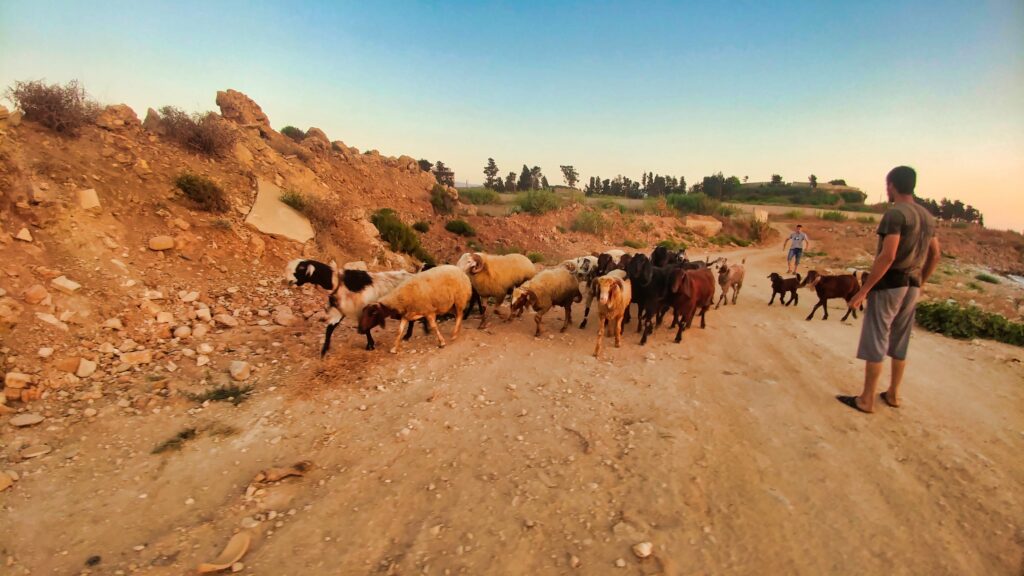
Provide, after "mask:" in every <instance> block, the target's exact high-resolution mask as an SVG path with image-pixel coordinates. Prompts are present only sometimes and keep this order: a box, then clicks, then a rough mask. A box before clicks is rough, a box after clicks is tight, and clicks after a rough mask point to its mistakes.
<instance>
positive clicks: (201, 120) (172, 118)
mask: <svg viewBox="0 0 1024 576" xmlns="http://www.w3.org/2000/svg"><path fill="white" fill-rule="evenodd" d="M160 117H161V124H162V125H163V127H164V131H165V132H164V133H165V134H166V136H167V137H168V138H170V139H171V140H174V141H175V142H177V143H178V144H180V145H181V146H184V147H185V148H188V149H190V150H194V151H196V152H200V153H202V154H206V155H207V156H224V155H225V154H227V153H228V151H229V150H230V149H231V146H232V145H233V144H234V143H235V133H234V132H233V131H232V130H231V128H230V127H229V126H228V125H227V123H226V122H224V120H222V119H221V117H220V116H218V115H217V114H215V113H213V112H202V113H200V112H197V113H195V114H191V115H189V114H188V113H186V112H185V111H184V110H181V109H180V108H175V107H174V106H164V107H163V108H161V109H160Z"/></svg>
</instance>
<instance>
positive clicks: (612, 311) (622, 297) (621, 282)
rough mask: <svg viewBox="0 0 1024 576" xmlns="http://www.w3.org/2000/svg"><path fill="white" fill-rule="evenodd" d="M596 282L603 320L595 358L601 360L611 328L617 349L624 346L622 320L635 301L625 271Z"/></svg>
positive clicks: (607, 275)
mask: <svg viewBox="0 0 1024 576" xmlns="http://www.w3.org/2000/svg"><path fill="white" fill-rule="evenodd" d="M594 282H595V283H596V284H597V293H598V300H597V301H598V306H597V311H598V315H599V317H600V319H601V322H600V325H599V326H598V330H597V346H596V347H595V348H594V356H596V357H598V358H600V357H601V343H602V341H603V340H604V333H605V330H607V329H608V328H609V327H611V328H612V329H613V330H614V331H615V347H616V348H618V347H620V346H622V319H623V317H624V316H625V314H626V310H627V309H628V308H629V303H630V301H631V300H632V299H633V292H632V285H631V284H630V282H629V279H628V278H626V273H625V271H623V270H613V271H611V272H609V273H608V274H606V275H604V276H600V277H598V278H597V279H596V280H595V281H594ZM609 324H610V326H609Z"/></svg>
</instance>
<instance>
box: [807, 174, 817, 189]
mask: <svg viewBox="0 0 1024 576" xmlns="http://www.w3.org/2000/svg"><path fill="white" fill-rule="evenodd" d="M807 181H808V182H810V183H811V188H817V187H818V177H817V176H815V175H814V174H811V175H810V176H808V177H807Z"/></svg>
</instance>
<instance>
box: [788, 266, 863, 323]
mask: <svg viewBox="0 0 1024 576" xmlns="http://www.w3.org/2000/svg"><path fill="white" fill-rule="evenodd" d="M807 285H810V286H811V287H813V288H814V291H815V292H817V294H818V303H817V304H815V305H814V308H812V309H811V313H810V314H809V315H808V316H807V319H808V320H810V319H812V318H814V313H815V312H817V311H818V308H819V307H821V308H822V309H823V310H824V311H825V315H824V317H823V318H822V320H828V301H829V300H830V299H832V298H842V299H843V300H846V303H847V304H849V303H850V299H852V298H853V297H854V296H856V294H857V292H858V291H859V290H860V281H858V280H857V275H856V274H843V275H838V276H831V275H828V274H819V273H818V271H817V270H811V271H810V272H808V273H807V278H804V281H803V282H802V283H801V284H800V286H801V287H803V286H807ZM862 309H863V308H862ZM850 314H853V319H854V320H856V319H857V311H856V310H854V309H853V308H848V309H847V310H846V314H845V315H843V318H842V320H841V321H844V322H845V321H846V319H847V318H848V317H849V316H850Z"/></svg>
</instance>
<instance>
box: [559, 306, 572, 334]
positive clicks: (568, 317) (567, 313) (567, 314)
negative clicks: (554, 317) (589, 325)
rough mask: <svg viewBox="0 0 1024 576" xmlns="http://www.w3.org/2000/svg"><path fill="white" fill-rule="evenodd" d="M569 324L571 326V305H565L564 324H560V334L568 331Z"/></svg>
mask: <svg viewBox="0 0 1024 576" xmlns="http://www.w3.org/2000/svg"><path fill="white" fill-rule="evenodd" d="M569 324H572V303H569V304H566V306H565V322H563V323H562V329H561V330H560V332H565V331H566V330H568V329H569Z"/></svg>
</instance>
